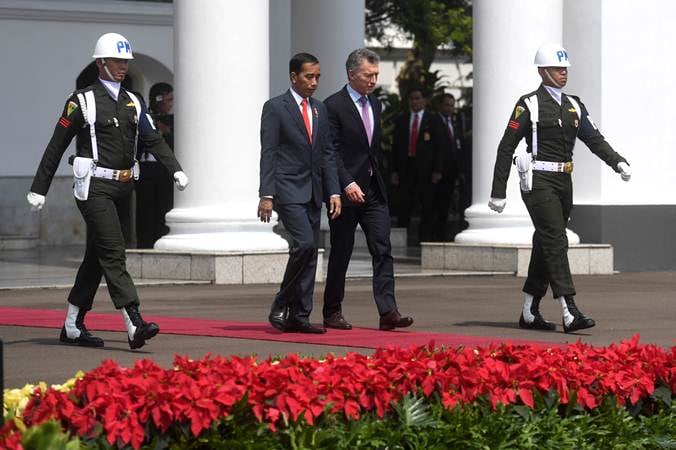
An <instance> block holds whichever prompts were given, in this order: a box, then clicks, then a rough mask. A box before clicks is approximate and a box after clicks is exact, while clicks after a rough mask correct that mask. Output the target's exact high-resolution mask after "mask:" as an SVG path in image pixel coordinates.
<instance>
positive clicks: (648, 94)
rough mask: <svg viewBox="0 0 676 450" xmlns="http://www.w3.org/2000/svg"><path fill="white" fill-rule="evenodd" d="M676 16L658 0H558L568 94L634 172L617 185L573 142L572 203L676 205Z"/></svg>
mask: <svg viewBox="0 0 676 450" xmlns="http://www.w3.org/2000/svg"><path fill="white" fill-rule="evenodd" d="M674 16H676V2H665V1H661V0H646V1H644V2H641V3H640V4H637V3H636V2H634V1H630V0H566V1H565V2H564V46H565V47H566V48H567V50H568V52H569V55H570V58H571V61H572V67H571V72H570V82H569V86H568V88H567V89H566V90H567V91H568V92H570V93H574V94H576V95H580V97H581V99H582V101H583V102H584V103H585V104H586V106H587V107H588V108H589V110H590V112H591V115H592V117H593V118H594V120H595V121H596V123H597V125H599V127H600V129H601V131H602V132H603V134H604V136H605V137H606V139H607V140H608V141H609V142H610V144H611V145H612V146H613V148H614V149H615V150H616V151H617V152H618V153H620V154H621V155H622V156H624V157H625V158H626V159H627V160H628V161H629V163H630V164H631V166H632V169H633V176H632V179H631V181H630V182H629V183H624V182H622V181H621V180H620V177H619V176H618V175H617V174H616V173H615V172H614V171H612V170H611V169H610V168H608V167H607V166H606V165H605V164H604V163H603V162H602V161H600V160H599V159H598V158H596V156H594V155H593V154H591V152H589V151H588V150H587V148H586V146H585V145H584V144H583V143H582V142H580V141H578V144H577V145H576V148H575V172H574V174H573V177H574V179H575V202H576V203H577V204H601V205H667V204H669V205H673V204H676V176H674V168H673V166H674V163H673V161H674V148H676V133H675V132H674V125H673V123H674V117H675V116H676V115H675V114H674V113H673V111H672V109H673V105H674V104H676V91H675V90H674V73H676V57H674V55H673V54H672V53H673V52H670V51H669V49H670V48H671V43H673V42H674V32H673V24H672V18H673V17H674Z"/></svg>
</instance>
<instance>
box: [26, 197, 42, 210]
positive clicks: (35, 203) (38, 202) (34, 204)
mask: <svg viewBox="0 0 676 450" xmlns="http://www.w3.org/2000/svg"><path fill="white" fill-rule="evenodd" d="M26 200H28V203H30V205H31V210H33V211H40V210H41V209H42V207H43V206H45V196H44V195H40V194H36V193H35V192H29V193H28V195H26Z"/></svg>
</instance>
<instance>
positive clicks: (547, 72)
mask: <svg viewBox="0 0 676 450" xmlns="http://www.w3.org/2000/svg"><path fill="white" fill-rule="evenodd" d="M106 70H107V69H106ZM543 72H544V73H545V75H546V76H547V79H548V80H549V82H550V83H552V85H553V86H554V87H557V88H559V89H561V88H562V87H563V85H562V84H561V83H557V82H556V81H555V80H554V77H552V76H551V74H550V73H549V68H548V67H547V68H545V70H543Z"/></svg>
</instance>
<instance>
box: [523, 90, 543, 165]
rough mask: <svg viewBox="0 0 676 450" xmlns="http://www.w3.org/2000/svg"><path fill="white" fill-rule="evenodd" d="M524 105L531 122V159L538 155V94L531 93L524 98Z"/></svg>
mask: <svg viewBox="0 0 676 450" xmlns="http://www.w3.org/2000/svg"><path fill="white" fill-rule="evenodd" d="M524 102H525V103H526V107H528V111H529V112H530V121H531V123H532V124H533V139H532V141H533V142H532V150H533V160H535V158H536V157H537V155H538V119H539V112H540V110H539V106H538V96H537V94H536V95H531V96H530V97H528V98H526V99H524Z"/></svg>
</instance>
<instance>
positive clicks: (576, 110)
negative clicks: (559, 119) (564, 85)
mask: <svg viewBox="0 0 676 450" xmlns="http://www.w3.org/2000/svg"><path fill="white" fill-rule="evenodd" d="M566 98H567V99H568V101H569V102H570V103H571V104H572V105H573V108H575V112H576V113H577V118H578V119H580V120H582V108H580V104H579V103H578V102H577V100H575V99H574V98H573V97H571V96H570V95H566Z"/></svg>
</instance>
